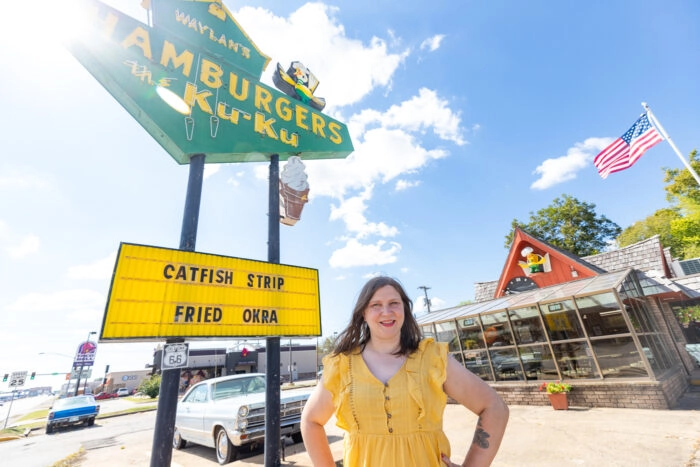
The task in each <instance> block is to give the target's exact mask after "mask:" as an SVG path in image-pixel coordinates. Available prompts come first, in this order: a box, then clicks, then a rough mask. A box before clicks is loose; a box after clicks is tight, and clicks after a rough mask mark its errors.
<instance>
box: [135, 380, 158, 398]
mask: <svg viewBox="0 0 700 467" xmlns="http://www.w3.org/2000/svg"><path fill="white" fill-rule="evenodd" d="M139 392H141V393H143V394H145V395H147V396H148V397H150V398H151V399H155V398H156V397H158V394H159V393H160V375H152V376H151V377H150V378H148V379H146V380H143V382H142V383H141V384H140V385H139Z"/></svg>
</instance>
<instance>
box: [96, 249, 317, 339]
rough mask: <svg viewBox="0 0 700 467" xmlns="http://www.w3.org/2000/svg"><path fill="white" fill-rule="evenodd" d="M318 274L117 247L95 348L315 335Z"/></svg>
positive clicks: (222, 258)
mask: <svg viewBox="0 0 700 467" xmlns="http://www.w3.org/2000/svg"><path fill="white" fill-rule="evenodd" d="M319 303H320V300H319V292H318V271H317V270H315V269H309V268H302V267H297V266H287V265H281V264H275V263H265V262H261V261H254V260H246V259H240V258H231V257H226V256H218V255H211V254H205V253H195V252H189V251H182V250H173V249H167V248H157V247H151V246H144V245H134V244H128V243H122V244H121V246H120V248H119V255H118V258H117V263H116V265H115V270H114V276H113V278H112V286H111V289H110V294H109V299H108V302H107V309H106V311H105V319H104V324H103V328H102V334H101V336H100V338H101V339H103V340H141V341H148V340H162V339H163V338H172V337H187V338H205V337H221V338H223V337H240V336H282V335H284V336H314V335H319V334H320V331H321V329H320V327H321V325H320V305H319Z"/></svg>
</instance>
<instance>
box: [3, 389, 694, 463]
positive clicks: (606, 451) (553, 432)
mask: <svg viewBox="0 0 700 467" xmlns="http://www.w3.org/2000/svg"><path fill="white" fill-rule="evenodd" d="M114 402H115V403H106V404H104V407H105V409H107V407H109V409H107V410H106V411H111V410H112V409H114V410H116V409H117V406H119V409H122V408H123V405H124V404H128V401H127V400H120V401H119V402H117V401H114ZM106 411H105V412H106ZM103 413H104V412H103ZM130 416H131V415H125V416H124V417H130ZM151 416H153V420H155V412H153V413H152V415H151ZM475 424H476V416H475V415H473V414H472V413H470V412H469V411H467V410H466V409H465V408H464V407H462V406H460V405H451V404H450V405H448V406H447V408H446V410H445V416H444V429H445V433H446V434H447V437H448V439H449V440H450V444H451V446H452V460H453V462H456V463H461V462H462V460H463V459H464V456H465V455H466V452H467V449H468V447H469V444H470V442H471V439H472V435H473V432H474V426H475ZM326 432H327V434H328V442H329V444H330V446H331V450H332V452H333V455H334V458H335V459H336V460H338V461H339V460H341V459H342V452H343V441H342V440H343V433H342V431H341V430H340V429H338V428H337V427H336V426H335V420H331V421H330V422H329V423H328V425H327V426H326ZM42 434H43V430H37V432H36V433H32V434H30V435H29V436H39V435H42ZM10 442H11V441H10ZM152 442H153V440H152V436H143V433H141V434H133V436H132V435H124V436H120V437H118V438H116V439H112V440H110V443H85V444H84V445H83V448H82V454H81V455H80V456H77V459H78V460H77V461H76V462H74V463H72V464H70V465H73V466H86V467H87V466H90V467H113V466H122V465H125V466H126V465H129V466H144V467H145V466H150V451H151V448H152ZM285 444H286V445H285V447H284V451H283V453H282V454H281V459H282V461H281V465H282V466H294V467H312V464H311V462H310V460H309V458H308V456H307V454H306V451H305V450H304V446H303V444H291V441H288V443H285ZM241 457H242V459H241V460H238V461H236V462H233V463H232V464H230V465H231V466H232V467H260V466H264V465H265V456H264V453H262V452H261V451H258V452H257V453H253V454H252V455H251V454H243V455H242V456H241ZM171 465H172V466H173V467H200V466H215V465H217V463H216V455H215V453H214V450H213V449H210V448H204V447H200V446H193V445H190V446H188V447H187V448H185V449H182V450H179V451H177V450H174V451H173V455H172V463H171ZM570 465H576V466H579V465H581V466H594V465H595V466H635V467H637V466H650V467H651V466H653V467H657V466H664V467H700V386H691V389H690V390H689V391H688V392H687V393H686V395H685V396H684V397H683V398H682V399H681V401H680V403H679V405H678V407H676V408H675V409H673V410H644V409H611V408H587V407H575V406H572V407H570V409H569V410H566V411H562V410H553V409H552V408H551V407H549V406H510V421H509V423H508V428H507V430H506V434H505V437H504V440H503V443H502V445H501V449H500V450H499V453H498V455H497V456H496V459H495V460H494V462H493V466H495V467H503V466H524V467H527V466H538V467H539V466H544V467H546V466H556V467H561V466H570Z"/></svg>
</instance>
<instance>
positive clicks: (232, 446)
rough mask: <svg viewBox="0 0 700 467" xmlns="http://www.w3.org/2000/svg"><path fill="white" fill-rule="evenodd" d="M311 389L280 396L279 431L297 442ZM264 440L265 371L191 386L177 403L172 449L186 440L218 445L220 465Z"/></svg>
mask: <svg viewBox="0 0 700 467" xmlns="http://www.w3.org/2000/svg"><path fill="white" fill-rule="evenodd" d="M311 390H312V388H297V389H290V390H284V391H282V392H281V394H280V431H281V435H282V436H291V437H292V439H293V440H294V442H296V443H299V442H301V440H302V439H301V428H300V424H301V411H302V409H303V408H304V404H306V401H307V400H308V399H309V395H310V394H311ZM264 441H265V375H264V374H262V373H246V374H238V375H230V376H222V377H219V378H212V379H208V380H205V381H202V382H200V383H197V384H196V385H194V386H192V387H191V388H190V389H189V390H188V391H187V392H186V393H185V395H184V396H183V397H182V400H180V402H178V404H177V414H176V416H175V433H174V437H173V447H174V448H175V449H180V448H183V447H185V446H186V444H187V443H188V442H192V443H196V444H200V445H202V446H208V447H211V448H215V449H216V459H217V460H218V461H219V464H221V465H224V464H227V463H229V462H232V461H234V460H236V459H237V458H238V453H239V452H240V450H241V449H242V448H246V449H253V448H255V447H257V446H260V445H262V444H263V443H264Z"/></svg>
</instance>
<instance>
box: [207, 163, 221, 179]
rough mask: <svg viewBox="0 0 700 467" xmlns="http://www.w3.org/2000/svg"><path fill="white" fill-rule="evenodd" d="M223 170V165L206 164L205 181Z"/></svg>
mask: <svg viewBox="0 0 700 467" xmlns="http://www.w3.org/2000/svg"><path fill="white" fill-rule="evenodd" d="M220 169H221V164H205V165H204V179H205V180H206V179H207V178H209V177H211V176H212V175H214V174H215V173H216V172H218V171H219V170H220Z"/></svg>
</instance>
